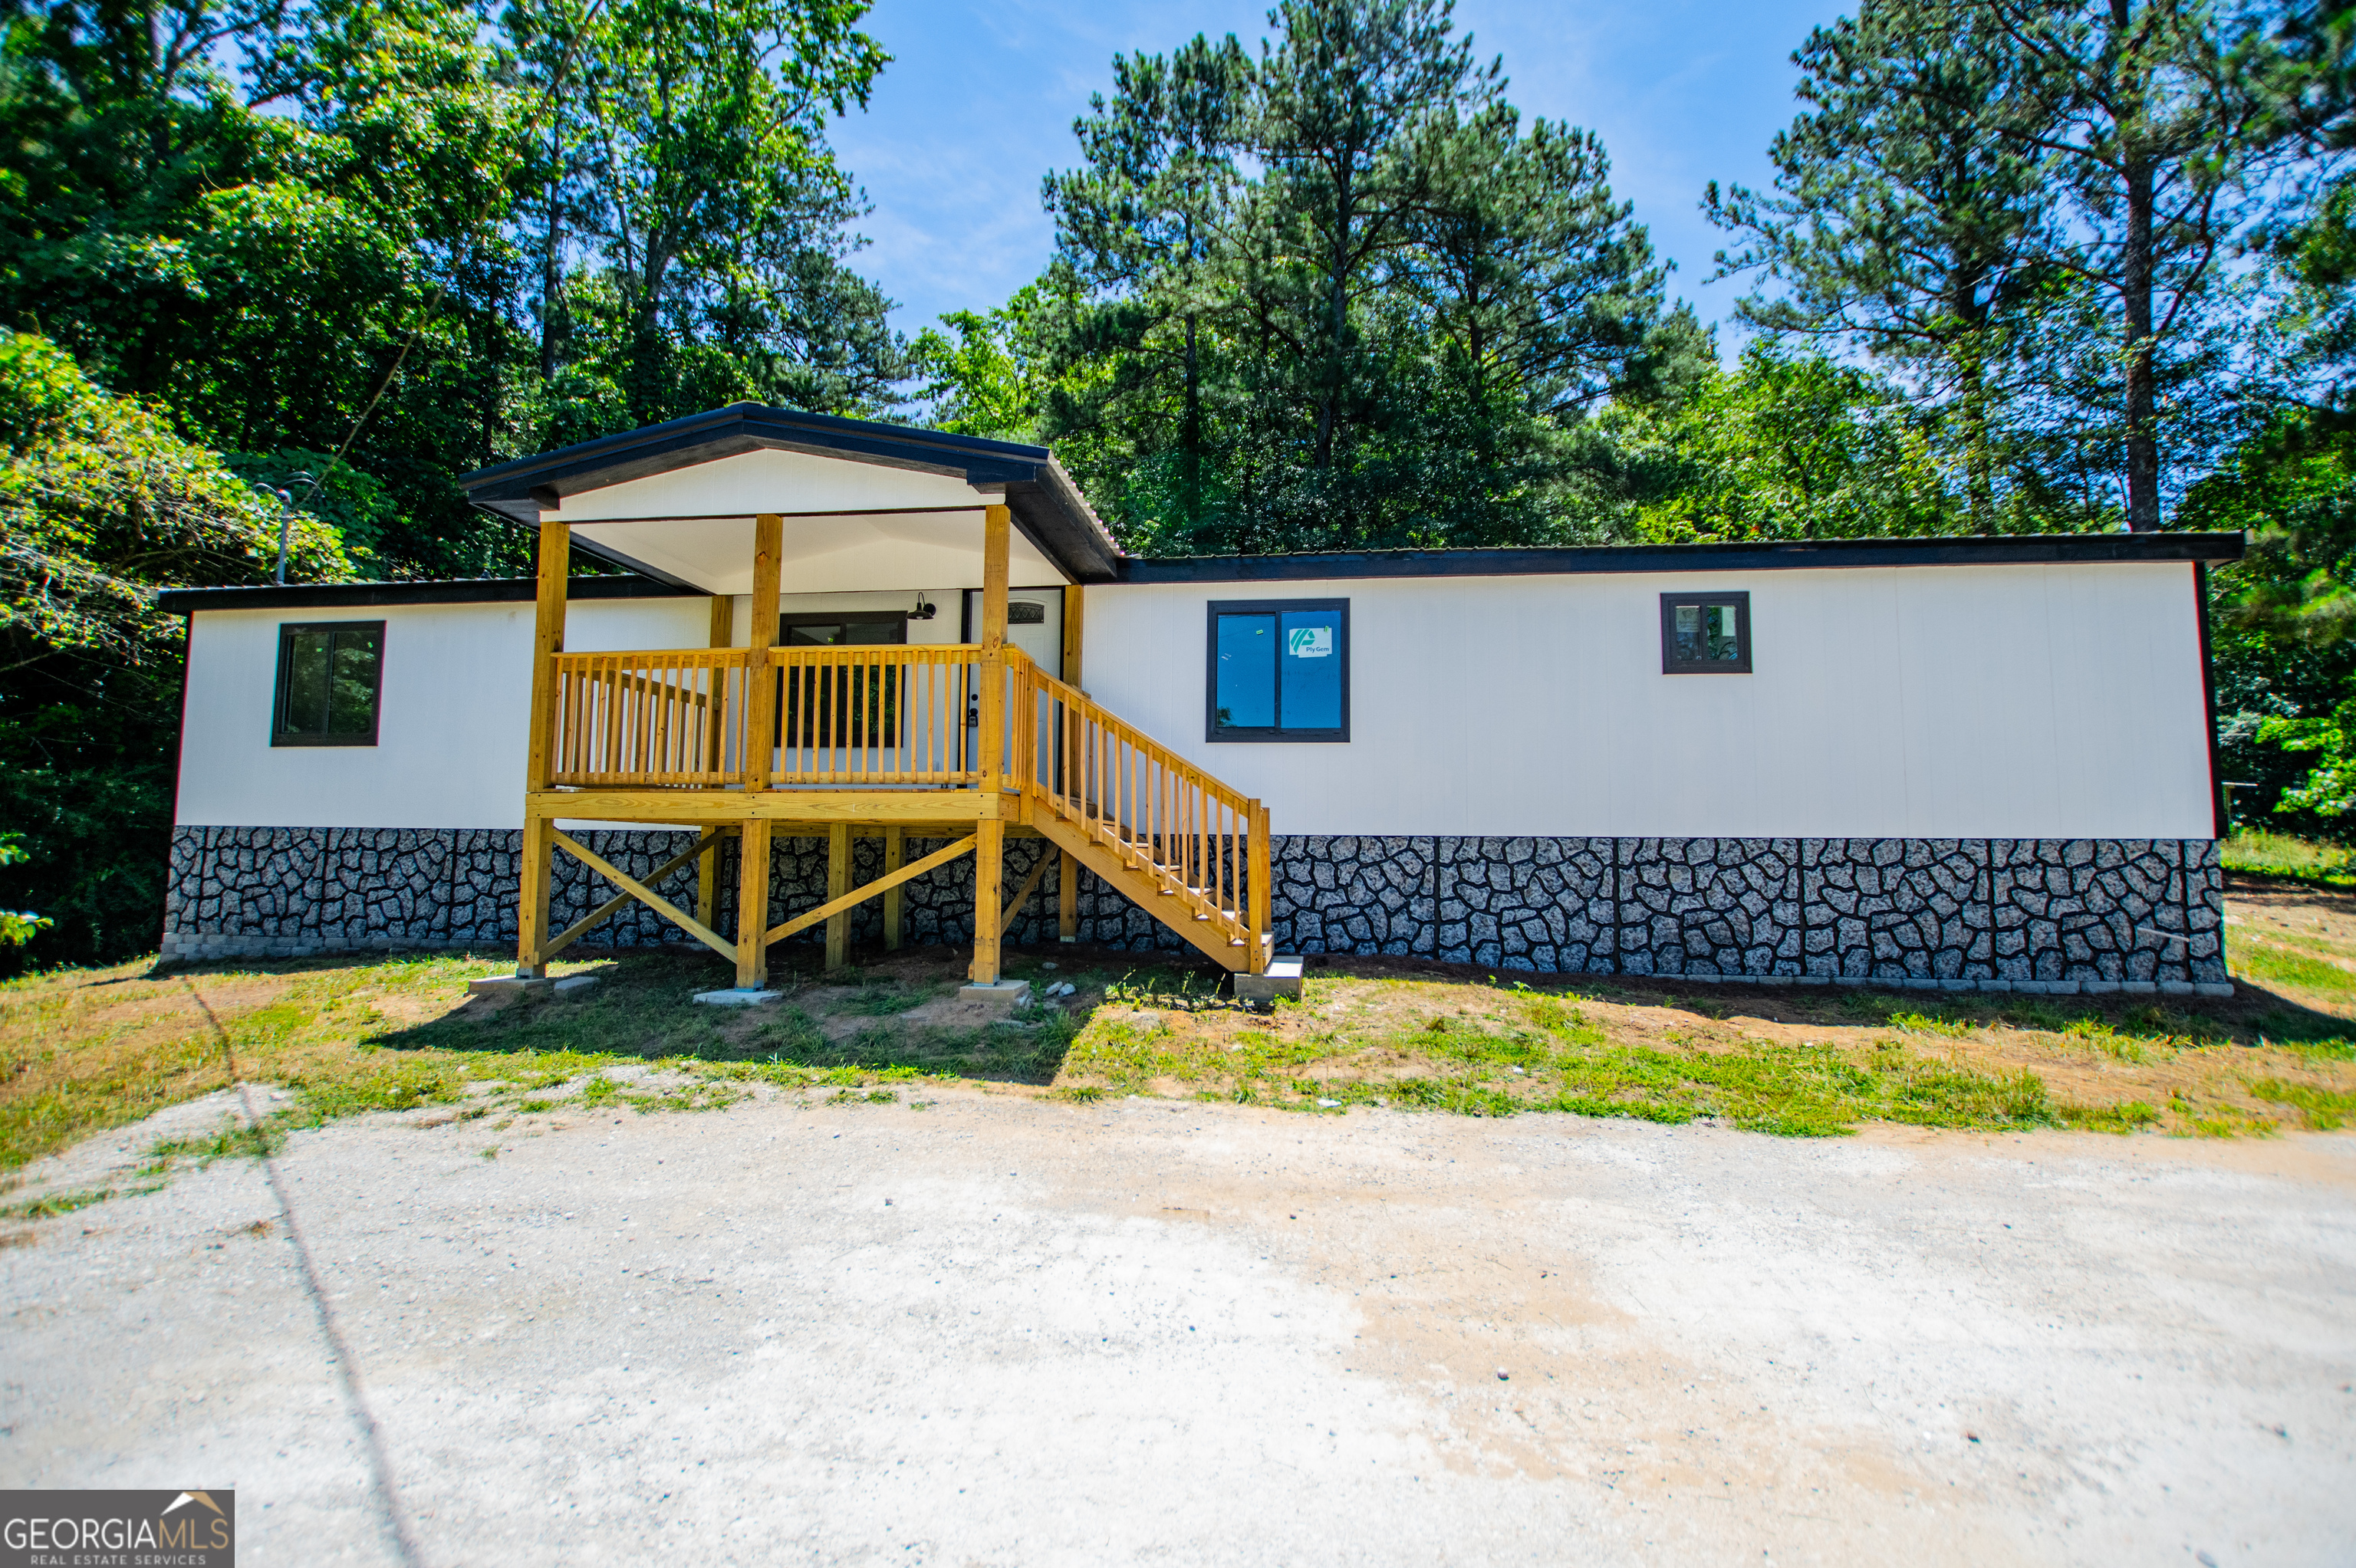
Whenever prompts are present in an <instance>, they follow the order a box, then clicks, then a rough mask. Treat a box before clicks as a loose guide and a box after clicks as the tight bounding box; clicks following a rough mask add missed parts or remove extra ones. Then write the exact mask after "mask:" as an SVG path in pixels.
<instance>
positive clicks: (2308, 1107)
mask: <svg viewBox="0 0 2356 1568" xmlns="http://www.w3.org/2000/svg"><path fill="white" fill-rule="evenodd" d="M2250 1093H2251V1094H2252V1096H2253V1097H2254V1098H2256V1099H2260V1100H2265V1101H2269V1102H2271V1103H2273V1104H2277V1105H2289V1106H2293V1107H2295V1108H2296V1109H2297V1111H2298V1113H2299V1115H2301V1116H2302V1117H2303V1118H2304V1119H2305V1120H2306V1122H2307V1125H2308V1126H2310V1127H2312V1128H2314V1129H2315V1130H2316V1131H2317V1132H2319V1133H2320V1132H2329V1131H2331V1130H2332V1129H2333V1128H2335V1127H2338V1126H2341V1125H2345V1123H2346V1122H2347V1119H2348V1118H2349V1117H2350V1116H2351V1115H2356V1092H2349V1091H2335V1090H2330V1089H2319V1088H2317V1087H2316V1086H2315V1085H2313V1084H2311V1083H2287V1082H2286V1081H2285V1080H2283V1079H2280V1078H2260V1079H2256V1080H2254V1081H2253V1082H2252V1083H2251V1084H2250Z"/></svg>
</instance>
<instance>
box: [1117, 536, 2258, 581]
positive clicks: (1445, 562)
mask: <svg viewBox="0 0 2356 1568" xmlns="http://www.w3.org/2000/svg"><path fill="white" fill-rule="evenodd" d="M2241 556H2242V535H2240V534H2238V533H2231V534H2157V533H2155V534H2127V533H2107V534H1969V535H1962V536H1954V537H1947V538H1938V539H1776V540H1768V541H1761V542H1756V543H1750V542H1746V543H1740V544H1645V545H1572V546H1565V547H1560V548H1552V549H1432V550H1412V549H1399V550H1336V551H1332V552H1328V553H1321V554H1305V555H1223V556H1188V557H1182V558H1177V559H1171V560H1139V559H1130V560H1124V561H1122V563H1121V571H1120V577H1119V581H1122V582H1133V583H1151V582H1312V581H1329V580H1338V579H1348V578H1381V577H1533V576H1547V575H1553V574H1564V575H1569V574H1575V573H1582V572H1631V571H1791V570H1795V569H1800V568H1816V569H1823V568H1827V567H1869V566H2036V565H2052V564H2074V563H2080V562H2089V561H2154V560H2183V561H2192V560H2240V559H2241Z"/></svg>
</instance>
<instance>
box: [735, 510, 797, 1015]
mask: <svg viewBox="0 0 2356 1568" xmlns="http://www.w3.org/2000/svg"><path fill="white" fill-rule="evenodd" d="M785 554H786V519H785V518H784V517H780V516H778V515H777V514H776V513H775V512H763V513H762V514H761V515H760V516H759V517H755V518H754V519H753V620H752V624H750V625H749V626H747V627H746V628H745V629H744V647H745V650H746V652H747V653H748V654H749V655H750V657H749V659H748V660H747V661H746V666H745V669H744V793H745V794H746V795H754V796H757V795H761V794H763V793H764V792H766V790H767V789H768V787H769V773H770V771H771V769H772V768H773V767H774V766H775V765H776V751H777V743H776V732H777V702H776V697H775V695H774V693H775V692H776V677H774V676H773V675H772V674H771V673H770V670H769V647H770V645H771V644H773V643H775V642H776V640H777V573H778V571H780V570H781V568H782V567H783V564H784V561H785ZM769 833H770V823H769V821H768V819H767V818H766V817H758V816H752V817H747V818H745V820H744V845H743V848H740V849H739V850H738V851H737V859H736V865H737V888H736V988H737V989H738V990H740V991H755V990H758V989H760V987H761V982H762V981H764V980H766V979H767V978H768V977H769Z"/></svg>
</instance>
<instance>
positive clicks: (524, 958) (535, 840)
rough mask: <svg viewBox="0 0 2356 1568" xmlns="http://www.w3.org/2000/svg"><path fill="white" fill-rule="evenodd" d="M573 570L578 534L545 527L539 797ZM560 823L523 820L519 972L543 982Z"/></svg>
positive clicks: (555, 522)
mask: <svg viewBox="0 0 2356 1568" xmlns="http://www.w3.org/2000/svg"><path fill="white" fill-rule="evenodd" d="M572 570H573V530H572V528H570V527H568V526H567V525H566V524H565V522H564V520H563V519H562V518H561V517H542V518H541V523H540V580H539V584H538V586H539V592H538V594H537V595H536V599H535V605H534V608H533V611H532V631H531V715H530V720H528V722H529V723H530V725H531V734H530V737H529V738H528V739H527V740H526V741H525V745H524V785H523V787H524V789H525V791H526V793H528V794H536V793H538V792H539V791H541V790H544V789H546V788H547V787H548V779H549V773H550V766H549V754H548V752H549V741H550V735H549V730H550V728H551V727H552V724H553V721H554V719H555V708H556V656H557V655H558V654H561V653H562V652H563V651H564V591H565V579H566V578H567V577H569V576H570V575H571V573H572ZM554 827H555V824H554V823H553V822H552V821H550V820H549V819H548V818H546V817H535V816H533V815H532V813H531V811H530V809H529V808H528V807H527V808H526V810H525V812H524V821H523V867H522V875H521V877H520V879H519V880H520V882H521V887H520V888H519V902H520V905H521V907H520V908H519V910H518V911H517V912H516V973H517V974H518V975H520V976H525V977H526V978H529V979H535V980H537V979H542V978H545V977H546V976H547V974H548V962H547V960H546V959H545V958H543V957H542V956H541V948H543V947H545V946H546V945H547V944H548V939H549V936H550V934H551V933H550V931H549V926H548V888H549V880H550V879H551V877H552V875H553V874H554V870H553V867H552V864H551V860H550V857H551V856H552V855H554V854H555V852H556V847H555V844H554V841H553V840H552V838H551V837H550V836H549V835H550V833H551V831H552V829H553V828H554Z"/></svg>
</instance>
